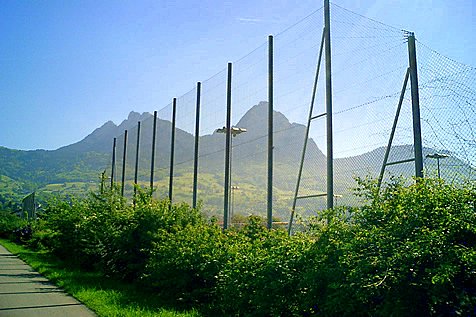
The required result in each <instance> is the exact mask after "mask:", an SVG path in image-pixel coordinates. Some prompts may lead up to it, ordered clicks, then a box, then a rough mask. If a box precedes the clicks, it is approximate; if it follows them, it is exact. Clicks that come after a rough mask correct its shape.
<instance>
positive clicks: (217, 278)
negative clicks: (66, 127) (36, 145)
mask: <svg viewBox="0 0 476 317" xmlns="http://www.w3.org/2000/svg"><path fill="white" fill-rule="evenodd" d="M359 188H360V189H359V193H360V195H361V196H362V197H363V198H365V199H366V201H367V204H366V205H365V206H364V207H361V208H358V209H357V208H356V209H345V208H342V209H337V210H334V211H328V212H325V213H323V214H321V215H320V216H318V217H315V218H314V219H312V220H310V221H309V223H308V224H307V226H306V228H307V229H306V231H305V232H303V233H299V234H295V235H293V236H292V237H288V236H287V235H286V233H285V232H284V231H281V230H271V231H269V230H267V229H265V228H264V227H263V226H262V221H261V220H260V219H259V218H256V217H250V218H249V220H248V224H247V225H246V226H244V227H243V228H241V229H230V230H227V231H225V232H223V231H222V230H221V229H220V228H219V227H218V225H217V224H215V223H213V222H209V221H207V220H206V219H204V217H202V215H201V213H200V211H199V210H195V209H192V208H190V207H189V206H187V205H184V204H182V205H170V204H169V203H168V202H167V201H156V200H153V199H151V198H150V197H149V195H147V194H145V193H142V192H140V191H139V195H138V197H137V199H136V205H135V207H133V206H130V205H128V204H126V203H125V202H124V200H123V199H122V198H121V197H119V196H117V195H116V194H114V193H111V192H109V193H105V194H101V195H91V196H90V197H89V198H87V199H84V200H77V201H71V202H65V201H57V202H55V203H51V204H50V205H49V207H48V208H47V210H46V213H45V214H44V216H43V217H42V218H41V219H40V220H39V221H37V223H35V224H34V225H33V237H32V239H31V240H30V241H29V243H30V244H31V245H32V246H35V247H38V248H46V249H49V250H51V251H52V252H54V253H55V254H57V255H58V256H60V257H62V258H64V259H68V260H72V261H74V262H76V263H78V264H79V265H80V266H81V267H83V268H86V269H95V270H101V271H102V272H104V274H105V275H106V276H115V277H119V278H121V279H126V280H130V281H135V282H137V283H142V284H143V285H144V286H145V287H148V288H150V290H151V291H152V292H157V293H158V295H160V296H167V297H169V298H170V299H171V300H174V301H177V302H180V303H181V304H185V305H191V306H194V307H196V308H199V309H201V310H202V311H203V312H204V314H205V315H226V316H234V315H236V316H312V315H320V316H338V315H342V316H355V315H375V316H411V315H413V316H416V315H418V316H429V315H434V316H451V315H454V316H458V315H462V316H467V315H472V314H473V315H474V314H476V311H475V309H476V190H475V187H474V184H468V185H467V186H464V187H455V186H452V185H448V184H445V183H443V182H441V181H438V180H429V179H425V180H419V181H418V182H417V183H416V184H415V185H411V186H403V185H402V184H401V183H399V182H397V181H396V182H393V183H392V184H389V185H388V186H386V188H385V189H383V190H382V191H381V192H379V191H378V190H377V188H376V186H375V184H374V183H373V182H369V181H361V184H360V187H359Z"/></svg>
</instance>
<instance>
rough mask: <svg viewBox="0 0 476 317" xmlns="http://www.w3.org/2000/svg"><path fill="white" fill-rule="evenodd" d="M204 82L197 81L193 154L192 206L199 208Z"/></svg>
mask: <svg viewBox="0 0 476 317" xmlns="http://www.w3.org/2000/svg"><path fill="white" fill-rule="evenodd" d="M201 90H202V83H201V82H198V83H197V100H196V102H197V103H196V110H195V150H194V155H193V197H192V207H193V208H197V189H198V142H199V139H200V101H201V100H200V99H201Z"/></svg>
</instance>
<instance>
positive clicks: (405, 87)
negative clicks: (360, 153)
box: [377, 67, 410, 189]
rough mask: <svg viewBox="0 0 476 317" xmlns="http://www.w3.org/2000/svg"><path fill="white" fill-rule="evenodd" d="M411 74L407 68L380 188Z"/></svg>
mask: <svg viewBox="0 0 476 317" xmlns="http://www.w3.org/2000/svg"><path fill="white" fill-rule="evenodd" d="M409 76H410V67H409V68H407V73H406V75H405V80H404V81H403V87H402V91H401V92H400V99H399V101H398V106H397V113H396V114H395V119H394V120H393V126H392V132H390V138H389V140H388V144H387V148H386V150H385V156H384V158H383V163H382V168H381V169H380V174H379V177H378V185H377V186H378V188H379V189H380V186H381V185H382V180H383V174H384V173H385V167H386V166H387V162H388V156H389V155H390V149H391V147H392V143H393V137H394V136H395V130H396V129H397V123H398V118H399V116H400V110H401V109H402V104H403V98H404V97H405V91H406V90H407V83H408V77H409Z"/></svg>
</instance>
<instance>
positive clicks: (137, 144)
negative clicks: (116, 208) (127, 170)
mask: <svg viewBox="0 0 476 317" xmlns="http://www.w3.org/2000/svg"><path fill="white" fill-rule="evenodd" d="M139 146H140V121H139V122H137V142H136V166H135V171H134V205H135V203H136V195H137V175H138V173H139Z"/></svg>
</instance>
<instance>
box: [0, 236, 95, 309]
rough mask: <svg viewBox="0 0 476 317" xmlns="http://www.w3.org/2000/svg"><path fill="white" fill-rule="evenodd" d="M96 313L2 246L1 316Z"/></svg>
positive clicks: (0, 248) (0, 247) (0, 246)
mask: <svg viewBox="0 0 476 317" xmlns="http://www.w3.org/2000/svg"><path fill="white" fill-rule="evenodd" d="M7 316H8V317H16V316H21V317H41V316H48V317H57V316H58V317H60V316H61V317H66V316H67V317H92V316H96V315H95V314H94V313H93V312H92V311H91V310H89V309H88V308H87V307H86V306H84V305H83V304H81V303H80V302H78V301H77V300H76V299H75V298H73V297H71V296H70V295H68V294H66V293H65V292H64V291H62V290H61V289H59V288H58V287H56V286H54V285H53V284H52V283H51V282H49V281H48V280H47V279H46V278H44V277H43V276H42V275H40V274H39V273H37V272H35V271H33V269H32V268H31V267H30V266H29V265H27V264H25V262H23V261H22V260H20V259H19V258H18V257H16V256H15V255H13V254H11V253H10V252H9V251H7V250H6V249H5V248H4V247H3V246H2V245H0V317H7Z"/></svg>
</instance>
